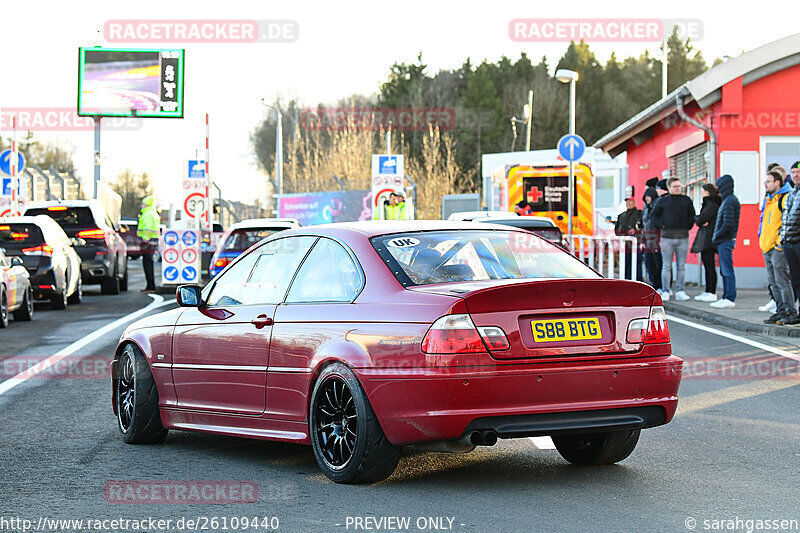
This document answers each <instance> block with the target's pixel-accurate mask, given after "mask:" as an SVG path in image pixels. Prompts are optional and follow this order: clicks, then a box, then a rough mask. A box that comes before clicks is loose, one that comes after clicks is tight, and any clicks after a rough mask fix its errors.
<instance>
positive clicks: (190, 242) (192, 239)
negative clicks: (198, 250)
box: [183, 231, 197, 246]
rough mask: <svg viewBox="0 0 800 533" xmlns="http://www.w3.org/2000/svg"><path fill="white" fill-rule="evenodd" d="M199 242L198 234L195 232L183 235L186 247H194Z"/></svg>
mask: <svg viewBox="0 0 800 533" xmlns="http://www.w3.org/2000/svg"><path fill="white" fill-rule="evenodd" d="M196 242H197V234H196V233H195V232H193V231H187V232H186V233H184V234H183V244H185V245H186V246H194V243H196Z"/></svg>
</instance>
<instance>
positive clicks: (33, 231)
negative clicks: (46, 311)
mask: <svg viewBox="0 0 800 533" xmlns="http://www.w3.org/2000/svg"><path fill="white" fill-rule="evenodd" d="M81 244H82V239H79V238H77V237H72V238H70V237H67V234H66V233H64V230H62V229H61V226H59V225H58V224H57V223H56V222H55V221H54V220H53V219H52V218H50V217H47V216H44V215H37V216H23V217H6V218H0V247H2V248H5V250H6V255H8V256H11V257H18V258H19V259H20V260H22V264H23V266H24V267H25V269H26V270H27V271H28V274H29V275H30V280H31V286H32V287H33V296H34V298H35V299H37V300H50V302H51V304H52V307H53V309H66V308H67V303H71V304H78V303H80V302H81V299H82V298H83V282H82V280H81V258H80V257H79V256H78V253H77V252H76V251H75V249H74V248H73V246H74V245H75V246H80V245H81Z"/></svg>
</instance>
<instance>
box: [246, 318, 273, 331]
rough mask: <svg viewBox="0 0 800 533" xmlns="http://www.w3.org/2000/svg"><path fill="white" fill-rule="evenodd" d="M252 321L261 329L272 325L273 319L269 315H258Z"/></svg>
mask: <svg viewBox="0 0 800 533" xmlns="http://www.w3.org/2000/svg"><path fill="white" fill-rule="evenodd" d="M250 323H251V324H253V325H254V326H255V327H256V329H261V328H263V327H264V326H271V325H272V319H271V318H270V317H268V316H267V315H258V316H257V317H255V318H254V319H253V320H251V321H250Z"/></svg>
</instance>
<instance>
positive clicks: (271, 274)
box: [245, 237, 317, 304]
mask: <svg viewBox="0 0 800 533" xmlns="http://www.w3.org/2000/svg"><path fill="white" fill-rule="evenodd" d="M316 240H317V238H316V237H288V238H286V239H278V240H275V241H272V242H269V243H267V244H265V245H264V246H262V247H261V248H259V249H258V258H257V259H256V262H255V266H254V267H253V271H252V272H251V274H250V276H249V277H248V279H247V281H246V282H245V286H246V287H247V290H248V299H249V300H250V301H251V303H258V304H279V303H281V302H283V297H284V296H286V289H288V288H289V283H291V281H292V278H293V277H294V274H295V272H296V271H297V267H298V266H300V263H301V262H302V261H303V258H304V257H305V256H306V254H307V253H308V250H309V248H311V246H312V245H313V244H314V242H315V241H316Z"/></svg>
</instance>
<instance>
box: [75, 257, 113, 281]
mask: <svg viewBox="0 0 800 533" xmlns="http://www.w3.org/2000/svg"><path fill="white" fill-rule="evenodd" d="M109 264H110V261H109V260H103V259H90V260H84V261H83V262H82V263H81V278H82V279H83V282H84V283H98V282H99V281H100V280H102V279H103V278H106V277H108V276H110V272H111V268H110V265H109Z"/></svg>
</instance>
